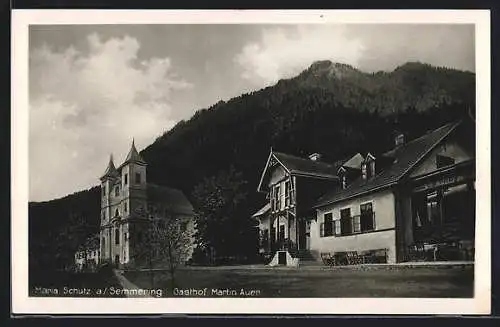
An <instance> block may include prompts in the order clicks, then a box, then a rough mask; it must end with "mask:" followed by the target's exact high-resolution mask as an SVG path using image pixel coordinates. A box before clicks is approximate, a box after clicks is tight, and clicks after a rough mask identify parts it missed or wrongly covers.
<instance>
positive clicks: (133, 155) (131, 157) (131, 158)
mask: <svg viewBox="0 0 500 327" xmlns="http://www.w3.org/2000/svg"><path fill="white" fill-rule="evenodd" d="M128 163H138V164H143V165H145V164H146V161H144V159H143V158H142V156H141V155H140V154H139V152H137V149H136V148H135V139H133V138H132V146H131V147H130V151H129V152H128V154H127V157H126V158H125V162H124V163H123V164H128Z"/></svg>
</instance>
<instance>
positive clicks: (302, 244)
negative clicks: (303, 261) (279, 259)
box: [299, 219, 309, 250]
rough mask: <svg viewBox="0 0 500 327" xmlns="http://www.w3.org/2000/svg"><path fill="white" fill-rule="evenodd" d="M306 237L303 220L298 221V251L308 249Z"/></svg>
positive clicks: (305, 226)
mask: <svg viewBox="0 0 500 327" xmlns="http://www.w3.org/2000/svg"><path fill="white" fill-rule="evenodd" d="M308 238H309V237H308V236H307V225H306V222H305V221H304V220H301V219H300V220H299V250H307V249H308V248H309V242H308Z"/></svg>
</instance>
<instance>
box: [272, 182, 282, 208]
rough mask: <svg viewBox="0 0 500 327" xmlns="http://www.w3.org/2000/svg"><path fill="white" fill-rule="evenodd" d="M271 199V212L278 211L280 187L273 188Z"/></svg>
mask: <svg viewBox="0 0 500 327" xmlns="http://www.w3.org/2000/svg"><path fill="white" fill-rule="evenodd" d="M272 196H273V198H272V200H271V206H272V208H273V211H276V210H279V209H280V208H281V206H280V186H279V185H276V186H275V187H273V194H272Z"/></svg>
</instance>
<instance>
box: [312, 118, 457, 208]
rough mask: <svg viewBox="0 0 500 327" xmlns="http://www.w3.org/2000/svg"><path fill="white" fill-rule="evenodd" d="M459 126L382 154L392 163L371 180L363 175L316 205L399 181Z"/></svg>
mask: <svg viewBox="0 0 500 327" xmlns="http://www.w3.org/2000/svg"><path fill="white" fill-rule="evenodd" d="M457 126H458V123H450V124H447V125H444V126H442V127H440V128H438V129H436V130H434V131H431V132H428V133H426V134H424V135H423V136H421V137H419V138H417V139H414V140H413V141H410V142H408V143H406V144H403V145H401V146H399V147H397V148H394V149H392V150H390V151H388V152H386V153H384V154H382V156H384V157H386V158H390V159H392V160H393V163H392V165H390V166H389V167H388V168H387V169H385V170H382V171H381V172H380V173H378V174H377V175H376V176H374V177H373V178H370V179H369V180H364V179H363V178H362V177H359V178H358V179H356V180H355V181H353V182H352V183H351V184H350V185H349V186H348V187H347V188H346V189H341V190H335V191H332V192H330V193H327V194H325V195H323V196H322V197H320V198H319V200H318V201H317V202H316V205H315V206H314V207H320V206H324V205H327V204H331V203H335V202H338V201H341V200H345V199H348V198H352V197H355V196H358V195H361V194H365V193H368V192H370V191H373V190H376V189H379V188H382V187H387V186H390V185H392V184H394V183H397V182H398V181H399V180H400V179H401V178H402V177H403V176H404V175H405V174H406V173H407V172H408V171H409V170H410V169H411V168H412V167H413V166H415V164H416V163H417V162H419V161H420V160H421V159H422V158H423V157H424V156H425V155H426V154H427V153H428V152H429V151H430V150H431V149H433V148H434V147H435V146H436V145H437V144H438V143H439V142H440V141H441V140H442V139H443V138H444V137H445V136H447V135H448V134H450V133H451V132H452V131H453V130H454V129H455V128H456V127H457Z"/></svg>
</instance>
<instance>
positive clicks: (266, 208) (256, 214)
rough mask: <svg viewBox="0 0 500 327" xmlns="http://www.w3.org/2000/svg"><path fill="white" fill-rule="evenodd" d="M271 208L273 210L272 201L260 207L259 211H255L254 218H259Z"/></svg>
mask: <svg viewBox="0 0 500 327" xmlns="http://www.w3.org/2000/svg"><path fill="white" fill-rule="evenodd" d="M269 210H271V203H269V202H268V203H266V205H265V206H263V207H262V208H260V209H259V211H257V212H256V213H254V214H253V215H252V217H253V218H257V217H260V216H262V215H263V214H265V213H266V212H268V211H269Z"/></svg>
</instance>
